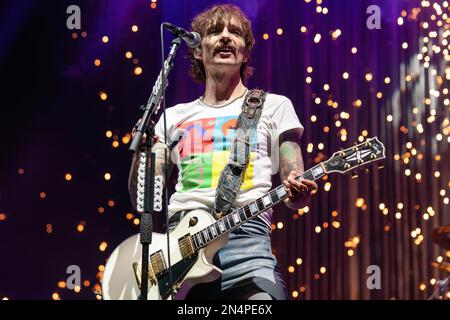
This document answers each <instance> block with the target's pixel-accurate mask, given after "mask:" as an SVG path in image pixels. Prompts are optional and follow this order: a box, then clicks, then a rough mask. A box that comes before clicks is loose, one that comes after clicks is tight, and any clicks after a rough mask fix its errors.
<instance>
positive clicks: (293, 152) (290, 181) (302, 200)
mask: <svg viewBox="0 0 450 320" xmlns="http://www.w3.org/2000/svg"><path fill="white" fill-rule="evenodd" d="M300 137H301V131H300V129H298V128H297V129H291V130H288V131H285V132H283V133H282V134H281V135H280V138H279V140H280V178H281V181H282V182H283V184H284V185H285V187H286V191H287V194H288V197H287V198H286V199H285V200H284V203H285V204H286V206H288V207H289V208H291V209H294V210H296V209H300V208H303V207H305V206H306V205H307V204H308V203H309V201H310V200H311V192H312V191H313V192H315V190H317V184H316V183H315V182H314V181H311V180H306V179H302V180H301V181H297V180H295V178H296V177H298V176H299V175H300V174H302V173H303V171H304V170H305V167H304V164H303V158H302V151H301V148H300V145H299V143H300Z"/></svg>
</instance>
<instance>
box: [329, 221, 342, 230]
mask: <svg viewBox="0 0 450 320" xmlns="http://www.w3.org/2000/svg"><path fill="white" fill-rule="evenodd" d="M331 225H332V226H333V228H335V229H339V227H340V226H341V224H340V223H339V221H333V222H332V223H331Z"/></svg>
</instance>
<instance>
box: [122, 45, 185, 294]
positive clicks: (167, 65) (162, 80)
mask: <svg viewBox="0 0 450 320" xmlns="http://www.w3.org/2000/svg"><path fill="white" fill-rule="evenodd" d="M180 44H181V39H180V38H179V37H177V38H175V39H173V40H172V44H171V48H170V52H169V55H168V57H167V59H166V60H165V61H164V66H163V68H162V70H161V72H160V74H159V76H158V79H157V80H156V82H155V85H154V86H153V90H152V94H151V95H150V98H149V99H148V101H147V105H145V106H143V111H144V113H143V115H142V118H141V122H140V123H139V125H138V127H137V129H136V133H135V135H134V137H133V140H132V141H131V144H130V148H129V150H130V151H131V152H133V153H135V152H136V150H137V149H138V147H139V144H140V141H141V139H142V136H143V134H144V131H145V132H146V133H147V143H146V147H147V150H146V159H145V161H146V163H145V170H146V174H145V191H144V211H143V213H142V215H141V223H140V241H141V244H142V264H141V266H142V268H141V294H140V296H139V299H140V300H147V294H148V267H149V266H148V263H149V252H148V250H149V245H150V244H151V243H152V232H153V218H152V214H153V213H154V208H153V204H154V187H155V185H154V184H155V158H156V156H155V153H154V152H153V151H152V147H153V136H154V134H155V125H154V123H153V121H151V120H150V119H151V117H152V115H154V114H155V113H156V112H157V111H158V109H159V106H160V103H161V99H162V96H163V93H164V91H165V90H166V87H167V84H168V82H167V77H168V74H169V72H170V70H171V69H172V68H173V61H174V58H175V54H176V51H177V49H178V47H179V46H180ZM166 139H167V137H166ZM165 142H166V141H165ZM149 160H150V168H149V166H148V165H149V163H148V161H149Z"/></svg>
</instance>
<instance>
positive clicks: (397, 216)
mask: <svg viewBox="0 0 450 320" xmlns="http://www.w3.org/2000/svg"><path fill="white" fill-rule="evenodd" d="M401 218H402V214H401V213H400V212H396V213H395V219H397V220H400V219H401Z"/></svg>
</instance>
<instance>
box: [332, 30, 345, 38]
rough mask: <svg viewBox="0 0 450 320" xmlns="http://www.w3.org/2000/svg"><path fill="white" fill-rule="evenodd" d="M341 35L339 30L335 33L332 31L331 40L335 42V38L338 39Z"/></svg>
mask: <svg viewBox="0 0 450 320" xmlns="http://www.w3.org/2000/svg"><path fill="white" fill-rule="evenodd" d="M341 34H342V32H341V30H340V29H336V30H335V31H333V32H332V33H331V37H332V38H333V40H336V39H337V38H339V36H340V35H341Z"/></svg>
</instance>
